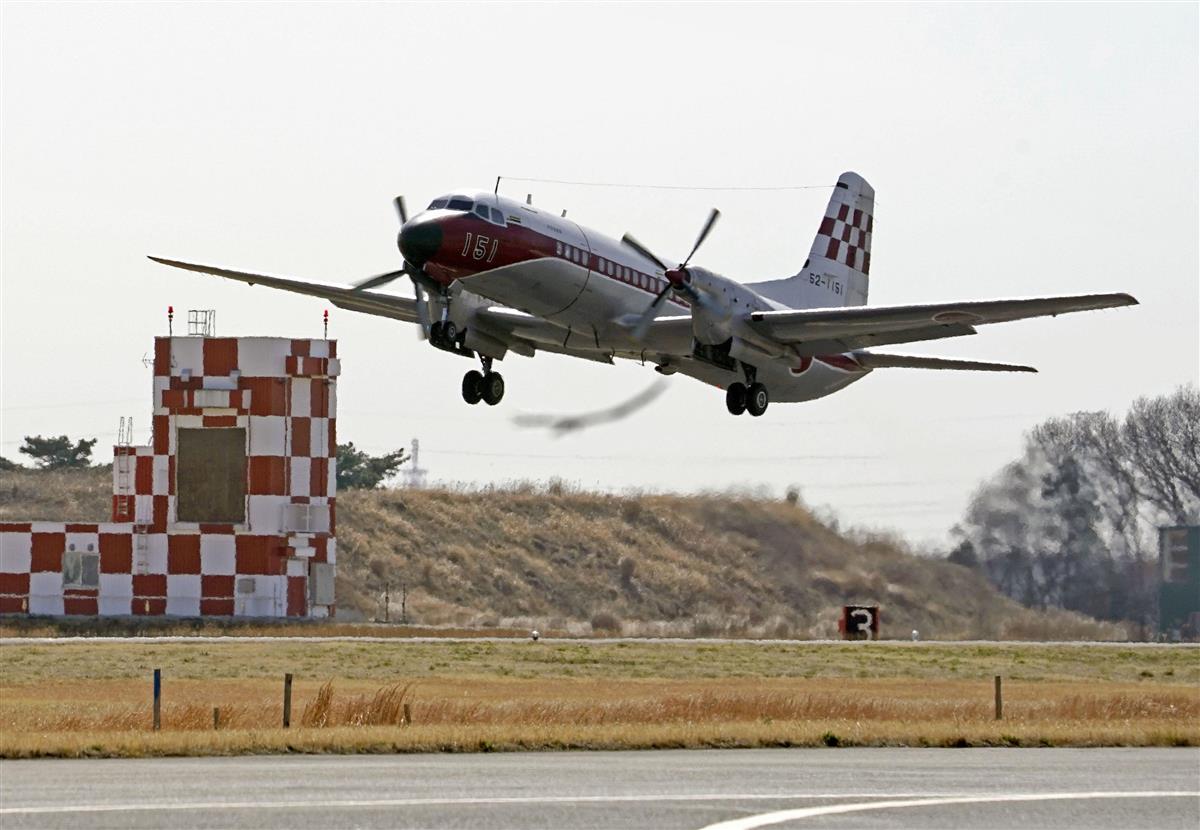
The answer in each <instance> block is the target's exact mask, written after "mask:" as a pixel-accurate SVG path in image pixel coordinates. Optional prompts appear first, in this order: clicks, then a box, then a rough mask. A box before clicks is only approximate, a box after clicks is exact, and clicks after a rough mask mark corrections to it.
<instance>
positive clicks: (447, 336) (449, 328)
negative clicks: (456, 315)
mask: <svg viewBox="0 0 1200 830" xmlns="http://www.w3.org/2000/svg"><path fill="white" fill-rule="evenodd" d="M441 336H442V339H443V340H445V341H446V345H447V346H452V345H454V341H455V340H457V339H458V326H456V325H454V322H453V321H452V320H447V321H446V322H444V323H442V328H441Z"/></svg>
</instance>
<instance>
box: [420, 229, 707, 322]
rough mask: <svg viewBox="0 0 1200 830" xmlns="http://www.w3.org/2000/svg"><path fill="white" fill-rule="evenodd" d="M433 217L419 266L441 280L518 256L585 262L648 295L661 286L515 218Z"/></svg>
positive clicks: (521, 259)
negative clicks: (437, 234) (428, 249)
mask: <svg viewBox="0 0 1200 830" xmlns="http://www.w3.org/2000/svg"><path fill="white" fill-rule="evenodd" d="M436 221H437V223H438V225H439V226H440V227H441V229H442V244H441V247H440V248H439V249H438V252H437V253H436V254H435V256H434V257H433V258H432V259H430V260H429V261H428V262H426V263H425V272H426V273H427V274H429V276H431V277H432V278H433V279H435V280H437V281H438V282H440V283H441V284H442V285H450V284H451V283H453V282H454V281H455V280H460V279H463V278H465V277H474V276H479V275H481V274H486V273H487V272H489V271H494V270H496V269H499V268H506V267H510V266H513V265H520V264H521V263H524V262H533V261H534V260H538V259H561V260H563V261H565V262H574V263H575V264H577V265H580V266H581V267H585V268H587V269H588V270H589V271H590V272H591V274H592V275H598V276H601V277H603V278H605V279H610V280H614V281H616V282H621V283H624V284H625V285H628V286H630V287H631V288H635V289H637V290H639V291H642V292H644V293H646V294H649V295H651V296H654V295H657V294H658V293H659V292H660V291H661V290H662V289H663V288H664V287H665V286H666V280H664V279H663V278H662V277H658V276H655V275H653V274H647V273H645V272H644V271H638V270H637V269H635V268H632V267H630V266H628V265H625V266H622V267H621V268H618V267H616V266H617V265H618V263H617V262H616V261H612V264H613V266H614V268H613V271H614V272H613V273H612V274H609V273H608V268H607V267H603V268H602V267H601V259H602V258H601V257H599V256H598V255H597V254H594V253H592V252H591V251H588V250H585V249H583V248H581V247H579V246H577V245H575V246H572V245H569V244H567V243H564V242H560V241H559V240H557V239H554V238H552V237H550V236H547V235H546V234H544V233H542V232H540V231H536V230H534V229H533V228H528V227H525V226H523V225H519V224H516V223H512V222H510V223H509V224H508V225H507V226H506V227H503V228H502V227H500V226H498V225H493V224H492V223H491V222H488V221H485V220H484V219H481V218H479V217H478V216H476V215H475V214H473V213H464V214H457V215H451V216H445V217H440V218H438V219H437V220H436ZM571 249H574V250H575V251H578V252H579V257H580V258H581V259H582V260H583V261H582V262H579V260H578V259H575V258H572V257H570V256H568V255H567V254H568V252H569V251H570V250H571ZM604 262H605V263H608V262H609V260H607V259H605V260H604ZM623 271H624V273H623ZM626 273H628V276H626ZM667 301H668V302H670V303H673V304H674V305H676V306H679V307H680V308H688V307H689V304H688V303H686V302H685V301H683V300H680V299H677V298H675V297H668V298H667Z"/></svg>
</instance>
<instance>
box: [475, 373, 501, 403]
mask: <svg viewBox="0 0 1200 830" xmlns="http://www.w3.org/2000/svg"><path fill="white" fill-rule="evenodd" d="M480 387H481V389H482V391H483V402H484V403H486V404H487V405H488V406H495V405H496V404H498V403H500V401H501V399H502V398H503V397H504V378H503V377H502V376H501V375H500V373H499V372H488V373H487V374H486V375H484V376H483V382H482V383H481V384H480Z"/></svg>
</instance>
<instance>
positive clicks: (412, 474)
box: [401, 438, 428, 490]
mask: <svg viewBox="0 0 1200 830" xmlns="http://www.w3.org/2000/svg"><path fill="white" fill-rule="evenodd" d="M420 456H421V442H420V440H418V439H416V438H414V439H413V442H412V459H411V460H410V461H409V462H408V466H406V467H403V468H401V470H402V472H403V473H404V483H405V486H407V487H413V488H416V489H418V490H420V489H422V488H424V487H425V475H426V473H428V470H426V469H424V468H423V467H421V457H420Z"/></svg>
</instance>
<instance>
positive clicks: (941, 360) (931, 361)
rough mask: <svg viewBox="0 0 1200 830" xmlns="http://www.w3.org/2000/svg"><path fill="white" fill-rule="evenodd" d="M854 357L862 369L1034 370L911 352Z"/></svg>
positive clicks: (866, 353)
mask: <svg viewBox="0 0 1200 830" xmlns="http://www.w3.org/2000/svg"><path fill="white" fill-rule="evenodd" d="M854 359H855V360H857V361H858V364H859V365H860V366H862V367H863V368H864V369H948V370H957V371H961V372H1036V371H1037V369H1035V368H1033V367H1032V366H1021V365H1019V364H1016V363H990V362H984V361H979V360H953V359H951V358H948V357H923V356H921V355H911V354H881V353H879V352H855V353H854Z"/></svg>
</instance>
